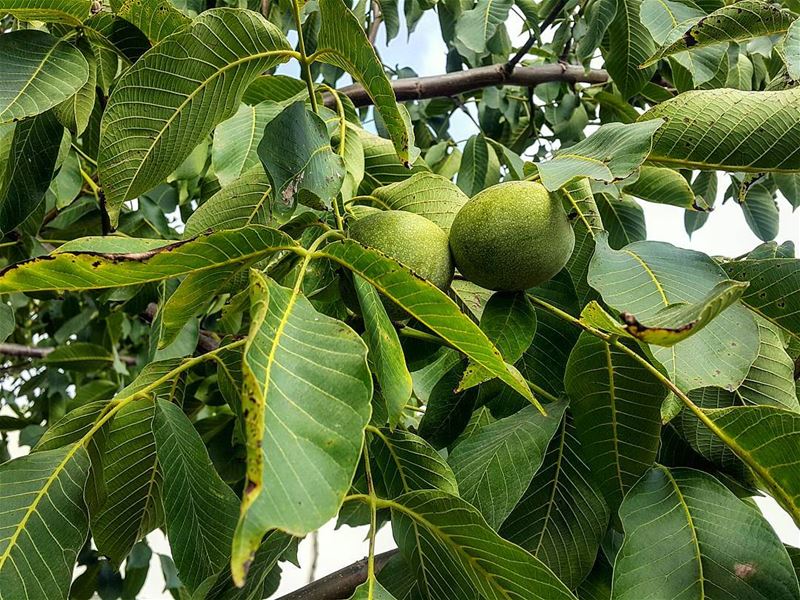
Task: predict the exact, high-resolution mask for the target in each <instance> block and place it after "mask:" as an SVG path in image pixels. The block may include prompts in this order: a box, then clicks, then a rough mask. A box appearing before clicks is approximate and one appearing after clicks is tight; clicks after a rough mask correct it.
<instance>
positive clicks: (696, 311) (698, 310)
mask: <svg viewBox="0 0 800 600" xmlns="http://www.w3.org/2000/svg"><path fill="white" fill-rule="evenodd" d="M748 285H749V284H747V283H746V282H741V281H732V280H730V279H726V280H725V281H721V282H719V283H718V284H717V285H715V286H714V288H713V289H712V290H711V291H710V292H709V293H708V294H707V295H706V296H705V297H704V298H703V299H702V300H700V301H699V302H697V303H694V304H689V303H685V302H678V303H675V304H669V305H667V306H665V307H664V308H662V309H661V310H659V311H658V312H657V313H655V314H653V315H652V316H651V317H650V318H649V319H648V320H647V322H646V323H643V322H641V321H639V320H638V319H637V318H636V316H635V315H633V314H631V313H622V315H621V316H622V320H623V321H624V322H625V329H626V330H627V331H628V333H630V334H631V335H632V336H634V337H635V338H638V339H640V340H642V341H643V342H646V343H648V344H656V345H659V346H667V347H669V346H674V345H675V344H677V343H678V342H681V341H683V340H685V339H686V338H687V337H689V336H690V335H694V334H696V333H697V332H698V331H701V330H702V329H703V328H704V327H705V326H706V325H708V324H709V323H710V322H711V321H712V319H714V318H716V317H717V316H719V314H720V313H721V312H722V311H724V310H725V309H726V308H728V307H729V306H731V305H732V304H733V303H734V302H736V301H737V300H739V298H741V297H742V294H743V293H744V291H745V290H746V289H747V286H748Z"/></svg>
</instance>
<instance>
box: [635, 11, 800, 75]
mask: <svg viewBox="0 0 800 600" xmlns="http://www.w3.org/2000/svg"><path fill="white" fill-rule="evenodd" d="M796 18H797V17H796V15H794V14H793V13H792V12H791V11H789V10H788V9H782V8H780V7H779V6H777V5H775V4H770V3H768V2H761V1H759V0H741V1H740V2H735V3H733V4H730V5H728V6H723V7H722V8H720V9H718V10H715V11H714V12H712V13H711V14H709V15H706V16H704V17H702V18H700V19H698V20H697V21H696V22H695V23H694V24H693V25H692V26H691V27H690V28H689V29H688V31H685V33H684V34H683V35H682V36H681V37H680V38H678V40H677V41H671V40H670V41H671V43H667V44H665V45H664V46H662V47H661V48H659V49H658V50H657V51H656V52H655V53H654V54H653V56H652V57H649V58H648V60H647V61H642V62H643V66H645V67H646V66H648V65H652V64H653V63H655V62H657V61H658V60H660V59H661V58H663V57H665V56H670V55H672V54H675V53H677V52H682V51H683V50H690V49H691V50H695V49H699V48H703V47H705V46H710V45H712V44H719V43H722V42H741V41H745V40H751V39H753V38H757V37H760V36H762V35H771V34H775V33H783V32H785V31H786V30H787V29H788V28H789V25H791V24H792V22H794V20H795V19H796Z"/></svg>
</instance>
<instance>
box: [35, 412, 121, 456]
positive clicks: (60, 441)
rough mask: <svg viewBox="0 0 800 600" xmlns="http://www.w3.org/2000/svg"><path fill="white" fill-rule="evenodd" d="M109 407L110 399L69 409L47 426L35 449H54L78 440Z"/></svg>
mask: <svg viewBox="0 0 800 600" xmlns="http://www.w3.org/2000/svg"><path fill="white" fill-rule="evenodd" d="M107 407H108V400H96V401H94V402H90V403H88V404H84V405H83V406H79V407H78V408H76V409H75V410H71V411H69V412H68V413H67V414H66V415H64V416H63V417H61V418H60V419H59V420H58V421H56V422H55V423H53V424H52V425H50V427H48V428H47V431H45V432H44V435H42V437H41V438H39V442H38V443H37V444H36V446H35V447H34V451H37V452H38V451H40V450H41V451H44V450H53V449H55V448H62V447H63V446H66V445H67V444H73V443H75V442H77V441H78V440H79V439H81V438H82V437H83V436H84V435H85V434H86V433H87V432H88V431H89V430H90V429H91V428H92V425H94V423H95V421H96V420H97V418H98V417H99V416H100V415H101V414H102V413H103V412H105V410H106V408H107Z"/></svg>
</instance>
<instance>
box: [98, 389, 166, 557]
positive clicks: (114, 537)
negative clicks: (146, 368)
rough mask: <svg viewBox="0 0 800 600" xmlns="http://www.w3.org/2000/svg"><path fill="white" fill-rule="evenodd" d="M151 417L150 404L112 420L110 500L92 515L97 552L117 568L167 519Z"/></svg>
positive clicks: (105, 458) (107, 461)
mask: <svg viewBox="0 0 800 600" xmlns="http://www.w3.org/2000/svg"><path fill="white" fill-rule="evenodd" d="M153 416H154V408H153V402H152V400H150V399H147V400H136V401H134V402H131V403H130V404H127V405H126V406H125V407H124V408H122V409H121V410H120V411H119V412H118V413H117V414H116V415H114V420H113V422H112V423H111V426H110V428H109V431H108V439H107V440H106V444H105V445H106V449H105V451H104V452H103V454H102V464H103V479H104V486H105V490H106V492H107V495H106V497H105V502H103V503H102V504H101V505H100V506H99V509H98V510H97V511H94V512H93V513H92V515H91V524H92V537H93V538H94V541H95V544H96V546H97V549H98V551H99V552H101V553H102V554H104V555H106V556H108V557H109V558H110V559H111V560H112V561H113V562H114V564H116V565H118V566H119V565H121V564H122V561H123V560H125V557H126V556H128V553H129V552H130V551H131V549H132V548H133V545H134V544H135V543H136V542H138V541H139V540H141V539H142V538H144V536H146V535H147V534H148V533H150V532H151V531H152V530H153V529H155V528H156V527H159V526H161V524H162V523H163V519H164V509H163V508H162V506H161V475H162V474H161V470H160V469H158V468H157V467H156V442H155V438H154V437H153Z"/></svg>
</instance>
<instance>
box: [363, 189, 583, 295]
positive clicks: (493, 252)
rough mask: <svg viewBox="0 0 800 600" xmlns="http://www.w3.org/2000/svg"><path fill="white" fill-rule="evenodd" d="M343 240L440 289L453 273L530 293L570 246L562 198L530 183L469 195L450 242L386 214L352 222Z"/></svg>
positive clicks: (407, 216)
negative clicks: (350, 240) (401, 266)
mask: <svg viewBox="0 0 800 600" xmlns="http://www.w3.org/2000/svg"><path fill="white" fill-rule="evenodd" d="M350 237H351V238H353V239H354V240H356V241H358V242H361V243H362V244H365V245H367V246H371V247H372V248H375V249H377V250H380V251H381V252H383V253H384V254H386V255H387V256H390V257H392V258H394V259H395V260H397V261H398V262H400V263H402V264H404V265H406V266H407V267H409V268H410V269H411V270H413V271H414V272H415V273H416V274H417V275H419V276H420V277H423V278H424V279H427V280H428V281H430V282H431V283H432V284H434V285H435V286H436V287H438V288H439V289H441V290H446V289H448V288H449V287H450V283H451V281H452V280H453V275H454V269H455V268H456V267H457V268H458V270H459V272H460V273H461V275H462V276H463V277H464V278H466V279H467V280H469V281H471V282H472V283H475V284H477V285H479V286H481V287H483V288H486V289H490V290H498V291H500V290H503V291H518V290H526V289H528V288H532V287H534V286H537V285H539V284H541V283H544V282H545V281H547V280H548V279H550V278H551V277H553V276H554V275H555V274H556V273H558V272H559V271H560V270H561V269H562V268H563V267H564V265H566V264H567V261H568V260H569V257H570V255H571V254H572V249H573V246H574V245H575V234H574V233H573V231H572V225H571V223H570V221H569V218H568V217H567V214H566V212H565V211H564V207H563V205H562V203H561V200H560V199H559V198H558V197H557V195H553V194H550V193H549V192H548V191H547V189H546V188H545V187H544V186H543V185H542V184H540V183H537V182H532V181H509V182H506V183H500V184H498V185H495V186H492V187H489V188H487V189H485V190H483V191H482V192H480V193H478V194H476V195H475V196H474V197H473V198H472V199H470V200H469V201H468V202H467V203H466V204H464V206H463V207H462V208H461V209H460V210H459V212H458V213H457V214H456V216H455V219H454V220H453V224H452V225H451V227H450V235H449V236H448V234H447V233H445V231H444V230H443V229H441V228H440V227H439V226H438V225H436V224H435V223H433V222H432V221H430V220H428V219H426V218H425V217H423V216H420V215H417V214H414V213H411V212H405V211H401V210H388V211H381V212H377V213H374V214H371V215H368V216H366V217H363V218H361V219H359V220H357V221H355V222H354V223H353V224H352V225H351V226H350Z"/></svg>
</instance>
